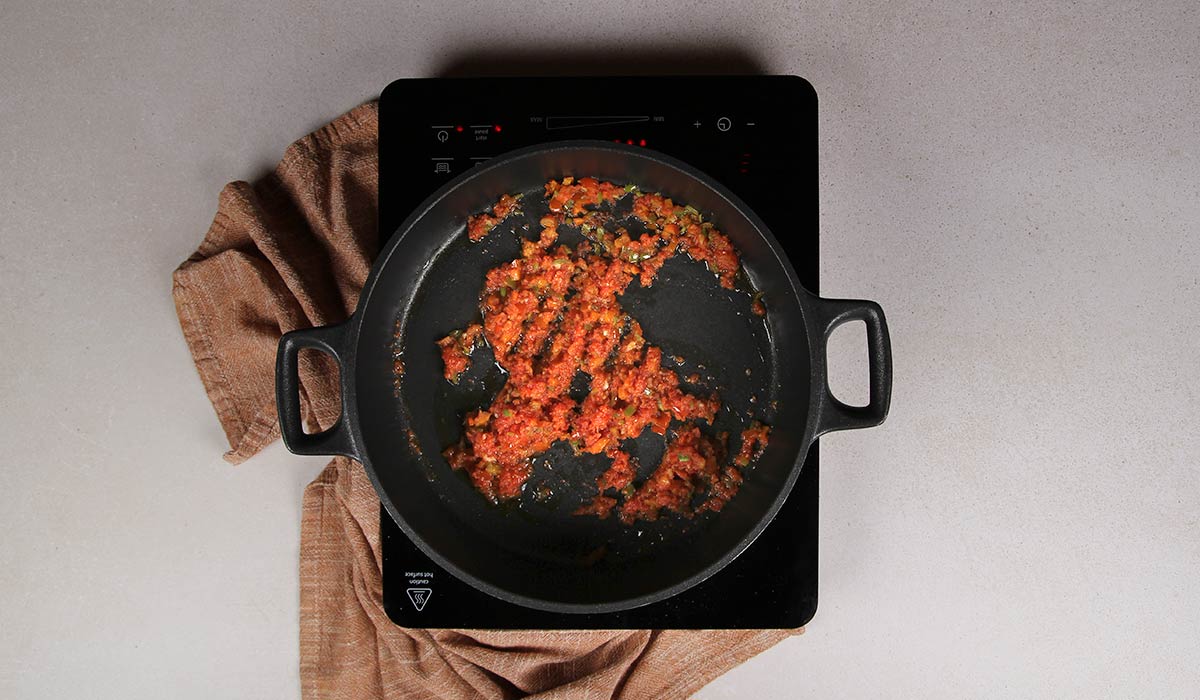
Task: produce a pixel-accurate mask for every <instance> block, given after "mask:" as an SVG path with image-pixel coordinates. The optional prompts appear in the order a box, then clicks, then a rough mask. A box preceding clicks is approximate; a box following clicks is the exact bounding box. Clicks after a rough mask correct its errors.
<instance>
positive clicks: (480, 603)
mask: <svg viewBox="0 0 1200 700" xmlns="http://www.w3.org/2000/svg"><path fill="white" fill-rule="evenodd" d="M589 96H596V99H589ZM631 97H634V98H635V99H630V98H631ZM574 139H602V140H606V141H614V142H619V143H624V144H629V145H635V146H639V147H644V148H649V149H654V150H657V151H661V152H663V153H666V154H667V155H670V156H674V157H675V158H678V159H680V160H683V161H685V162H687V163H690V164H691V165H693V166H695V167H697V168H699V169H700V170H703V171H705V172H707V173H708V174H709V175H711V176H712V177H714V178H716V179H717V180H719V181H720V182H722V183H723V184H724V185H725V186H727V187H728V188H729V189H731V190H733V192H734V193H736V194H737V195H738V196H739V197H741V198H742V199H743V200H745V201H746V203H747V204H749V205H750V207H751V208H753V209H754V210H755V212H756V213H757V214H758V215H759V216H760V217H761V218H762V219H763V221H765V222H766V224H767V226H768V227H769V228H770V229H771V231H772V232H773V233H774V234H775V236H776V238H778V240H779V242H780V243H781V244H782V246H783V248H784V249H785V250H786V251H787V254H788V256H789V258H790V259H791V262H792V265H793V266H794V267H795V269H796V272H797V274H798V275H799V277H800V281H801V282H802V283H803V284H804V286H805V287H807V288H808V289H809V290H810V291H812V292H814V293H818V292H819V291H820V289H819V286H818V279H817V276H818V252H819V250H818V249H819V245H818V244H819V240H818V213H817V97H816V93H815V92H814V91H813V89H812V86H811V85H809V83H808V82H807V81H805V80H804V79H802V78H799V77H795V76H721V77H695V76H689V77H629V78H614V77H606V78H559V77H556V78H479V79H466V78H463V79H406V80H397V81H395V82H393V83H392V84H391V85H389V86H388V88H387V89H386V90H385V91H384V92H383V95H382V96H381V98H380V102H379V194H380V196H379V225H380V231H381V232H382V234H383V237H384V238H385V239H386V238H387V237H388V236H389V235H390V234H391V233H392V232H394V231H396V230H397V229H398V228H399V226H400V224H401V223H402V222H403V221H404V219H405V218H406V217H407V216H408V215H409V214H410V213H411V212H412V211H413V210H414V209H416V207H417V206H418V205H419V204H420V203H421V202H422V201H423V200H424V199H425V198H426V197H428V196H429V195H430V194H432V193H433V192H434V191H435V190H437V189H438V188H439V187H441V186H442V185H444V184H445V183H446V182H448V181H449V180H451V179H452V178H453V177H454V176H455V175H458V174H460V173H462V172H464V171H466V170H468V169H470V168H473V167H475V166H477V165H479V164H481V163H485V162H487V161H488V160H489V159H491V158H494V157H496V156H499V155H502V154H504V153H505V152H507V151H511V150H513V149H516V148H520V147H524V146H532V145H536V144H544V143H551V142H554V141H564V140H574ZM818 452H819V450H818V445H817V444H816V443H814V444H813V446H812V448H811V449H810V451H809V453H808V455H807V457H806V459H805V464H804V467H803V469H802V470H801V472H800V477H799V479H798V480H797V481H796V484H795V486H794V487H793V489H792V492H791V494H790V495H789V496H788V499H787V501H786V502H785V503H784V505H783V508H782V509H781V510H780V511H779V514H778V515H777V516H776V517H775V519H774V521H773V522H772V523H771V524H770V525H769V526H768V527H767V528H766V529H765V530H764V531H763V533H762V534H761V535H760V536H759V537H758V539H757V540H755V542H754V543H753V544H752V545H750V547H748V548H747V549H746V550H745V551H744V552H743V553H742V554H741V555H740V556H739V557H737V558H736V559H734V560H733V562H732V563H730V564H729V565H728V566H726V567H725V568H724V569H722V570H720V571H719V572H717V573H716V574H714V575H713V576H711V577H710V578H708V579H707V580H705V581H704V582H702V583H700V584H698V585H696V586H694V587H692V588H690V589H688V590H686V591H684V592H682V593H680V594H677V595H675V596H674V597H671V598H668V599H666V600H662V601H660V602H657V603H652V604H649V605H645V606H642V607H638V608H633V609H631V610H623V611H619V612H610V613H598V614H575V613H556V612H546V611H542V610H535V609H532V608H526V607H523V606H520V605H516V604H513V603H509V602H505V601H502V600H500V599H498V598H495V597H493V596H491V595H489V594H487V593H484V592H482V591H479V590H477V589H475V588H473V587H472V586H470V585H468V584H467V583H465V582H463V581H460V580H459V579H457V578H455V577H454V576H453V575H452V574H450V573H448V572H447V571H445V570H443V569H441V568H440V567H439V566H438V565H437V564H435V563H434V562H433V561H432V560H431V559H430V558H429V557H428V556H426V555H425V554H424V553H423V552H422V551H421V550H420V549H419V548H418V547H417V546H416V545H415V544H414V543H413V542H412V541H411V540H409V539H408V538H407V537H406V536H405V534H404V533H403V532H402V531H401V530H400V528H399V526H397V525H396V523H395V522H394V521H392V519H391V517H390V516H389V515H388V513H387V511H386V510H384V509H383V508H381V509H380V537H381V544H382V556H383V601H384V607H385V609H386V610H387V614H388V616H389V617H390V618H391V619H392V621H393V622H395V623H396V624H398V625H401V626H404V627H413V628H466V629H640V628H672V629H784V628H795V627H799V626H801V625H804V624H806V623H807V622H808V621H809V620H810V619H811V618H812V617H813V615H814V613H815V612H816V608H817V504H818V482H819V459H818ZM752 474H753V472H750V473H749V474H748V475H747V476H748V478H753V476H752Z"/></svg>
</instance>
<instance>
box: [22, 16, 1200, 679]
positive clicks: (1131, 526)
mask: <svg viewBox="0 0 1200 700" xmlns="http://www.w3.org/2000/svg"><path fill="white" fill-rule="evenodd" d="M969 4H970V3H946V4H945V6H944V8H942V9H936V8H933V9H930V8H928V7H924V4H923V3H913V2H897V3H857V2H838V3H829V4H821V3H812V4H806V5H803V6H801V5H798V4H791V3H782V2H765V3H738V4H728V5H724V6H722V5H721V4H719V3H685V2H670V3H664V4H659V5H654V6H647V5H645V4H630V5H627V6H624V7H623V8H621V9H619V8H618V7H617V6H616V5H608V4H600V3H597V4H594V5H584V4H579V3H570V2H568V3H547V4H545V5H544V6H542V7H540V9H534V8H533V7H523V8H521V9H518V8H517V6H516V4H514V3H494V4H493V5H492V8H491V9H485V8H481V7H475V8H474V9H468V8H467V3H457V2H445V3H434V2H424V3H412V4H409V5H408V6H402V5H401V4H398V3H385V2H373V3H366V4H358V5H357V6H355V7H350V6H348V5H347V4H342V3H335V4H326V5H320V4H308V3H305V4H294V5H293V4H289V3H284V2H278V1H276V0H270V1H269V2H265V3H253V4H250V5H247V4H245V3H225V2H221V3H190V2H189V3H183V2H163V3H140V4H134V3H111V4H109V5H110V6H109V7H108V8H107V9H102V8H101V7H100V4H99V3H96V4H90V5H86V6H79V7H69V6H67V5H66V4H59V3H8V5H7V6H6V7H5V8H4V9H2V10H0V65H3V66H4V70H3V71H0V124H2V125H3V127H2V128H0V209H2V211H3V217H0V241H2V243H3V246H2V247H0V328H3V333H2V334H0V397H3V400H2V401H0V426H3V427H2V428H0V431H2V435H3V438H4V440H3V442H4V445H5V459H4V467H3V469H0V532H3V536H2V537H0V630H3V632H2V633H0V697H5V698H60V697H68V696H69V697H112V698H122V699H129V698H158V697H173V698H215V697H220V698H242V697H244V698H259V697H280V698H282V697H297V696H298V695H299V684H298V669H297V634H298V629H297V613H298V590H297V550H298V538H299V523H300V498H301V492H302V489H303V487H304V485H305V484H306V483H307V482H308V481H309V480H310V479H311V478H312V477H313V476H314V475H315V474H316V473H317V471H318V470H319V469H320V467H321V465H322V464H323V460H320V459H303V458H298V457H293V456H291V455H289V454H287V453H286V452H285V451H284V450H283V449H282V448H281V447H279V446H278V445H277V446H276V447H275V448H273V449H271V450H269V451H268V452H267V453H265V454H263V455H261V456H259V457H257V458H255V459H254V460H252V461H250V462H249V463H247V464H245V465H243V466H240V467H232V466H230V465H228V464H226V463H225V462H223V461H222V460H221V453H222V451H223V449H224V442H223V435H222V433H221V430H220V428H219V426H218V425H217V422H216V419H215V417H214V415H213V411H212V409H211V407H210V406H209V404H208V401H207V399H206V398H205V395H204V392H203V390H202V388H201V386H200V383H199V381H198V379H197V376H196V373H195V370H194V369H193V368H192V366H191V364H190V361H189V358H188V355H187V351H186V348H185V347H184V343H183V339H182V337H181V334H180V332H179V328H178V326H177V324H176V320H175V312H174V307H173V305H172V301H171V297H170V275H171V271H172V270H173V268H174V267H175V266H176V265H177V264H178V263H179V262H180V261H182V260H183V259H184V258H185V257H187V255H188V254H190V253H191V252H192V250H193V248H194V247H195V245H196V244H197V243H198V242H199V240H200V238H201V236H202V235H203V233H204V231H205V229H206V228H207V226H208V223H209V222H210V220H211V217H212V214H213V212H214V210H215V206H216V197H217V193H218V191H219V190H220V188H221V186H222V185H223V184H224V183H225V182H226V181H229V180H234V179H243V178H252V177H255V176H257V175H258V174H260V173H262V172H263V171H264V170H265V169H266V168H268V167H270V166H272V165H273V164H274V163H275V161H276V160H277V159H278V157H279V156H280V154H281V153H282V152H283V149H284V148H285V147H286V145H287V144H288V143H289V142H291V141H292V140H294V139H295V138H297V137H299V136H301V135H303V134H304V133H306V132H307V131H309V130H310V129H311V128H313V127H315V126H317V125H319V124H320V123H322V122H324V121H326V120H328V119H329V118H331V117H333V116H335V115H337V114H338V113H340V112H342V111H344V110H346V109H349V108H350V107H352V106H354V105H355V104H357V103H358V102H360V101H363V100H365V99H368V98H370V97H371V96H372V95H374V94H376V93H378V91H379V90H380V89H381V88H382V87H383V86H384V85H386V84H387V83H388V82H389V81H390V80H392V79H394V78H398V77H403V76H430V75H438V74H443V73H446V72H456V71H464V70H467V69H469V68H470V66H479V65H492V66H493V67H499V68H503V67H512V68H513V69H514V70H516V69H520V68H521V67H522V66H525V67H532V66H536V65H539V64H541V65H542V66H543V68H544V66H545V63H546V62H545V61H544V60H542V59H541V58H539V56H544V55H559V54H561V55H563V56H566V59H565V61H564V62H563V63H560V64H559V68H560V69H561V70H589V68H588V67H589V66H591V67H592V68H591V70H590V72H595V70H596V68H595V66H596V65H597V62H598V61H599V62H601V63H602V64H606V65H608V66H609V67H614V68H616V69H619V70H622V71H636V72H642V73H647V72H655V71H657V70H662V71H681V70H689V71H703V70H711V69H714V68H720V67H724V66H727V65H732V66H734V67H745V66H758V67H759V69H761V70H763V71H766V72H773V73H794V74H798V75H803V76H805V77H806V78H808V79H809V80H810V81H811V82H812V83H813V85H814V86H815V87H816V90H817V92H818V94H819V95H820V99H821V113H820V125H821V137H820V143H821V146H820V154H821V165H820V172H821V198H820V201H821V209H822V212H821V225H822V234H821V235H822V248H823V251H822V256H823V257H822V262H821V275H822V287H823V292H824V293H825V294H826V295H830V296H854V297H862V298H868V299H875V300H878V301H879V302H880V303H881V304H882V305H883V307H884V308H885V309H886V311H887V313H888V319H889V322H890V325H891V329H892V342H893V348H894V352H895V367H896V376H895V393H894V401H893V407H892V414H891V417H890V419H889V421H888V423H887V424H886V425H885V426H884V427H882V428H880V429H877V430H871V431H863V432H858V433H854V434H838V435H833V436H830V437H828V438H827V439H825V440H823V445H824V447H823V469H822V472H823V474H822V484H821V486H822V493H821V544H820V546H821V560H820V564H821V573H820V576H821V578H820V587H821V588H820V600H821V603H820V609H819V611H818V613H817V616H816V618H815V619H814V621H813V623H812V625H811V626H810V628H809V631H808V633H807V634H805V635H803V636H801V637H798V638H794V639H791V640H788V641H786V642H784V643H782V644H780V645H779V646H777V647H775V648H774V649H771V650H770V651H768V652H766V653H764V654H762V655H761V656H759V657H757V658H755V659H753V660H752V661H750V662H748V663H746V664H745V665H743V666H742V667H740V668H738V669H736V670H735V671H733V672H731V673H729V674H728V675H726V676H725V677H723V678H720V679H719V680H717V681H716V682H714V683H713V684H712V685H710V686H709V687H707V688H706V689H704V690H703V691H702V692H701V693H700V694H699V696H698V697H700V698H704V699H707V700H714V699H716V698H750V697H753V698H767V697H780V698H783V697H838V698H857V697H864V698H866V697H953V698H960V697H1035V696H1044V697H1080V698H1093V697H1135V696H1136V697H1154V698H1165V697H1179V698H1184V697H1196V696H1197V695H1198V694H1200V670H1198V668H1200V667H1198V666H1197V664H1196V663H1195V660H1196V659H1197V658H1200V634H1197V631H1196V630H1197V629H1200V587H1197V585H1196V572H1197V571H1200V527H1198V522H1197V513H1198V512H1200V482H1198V480H1197V471H1196V468H1197V467H1196V465H1197V455H1198V454H1200V444H1198V443H1200V441H1198V440H1197V430H1196V419H1197V417H1198V413H1200V411H1198V408H1200V406H1198V395H1197V389H1196V387H1197V386H1198V384H1197V381H1198V380H1200V377H1198V376H1197V375H1198V372H1197V369H1198V367H1200V363H1198V362H1197V360H1196V356H1197V349H1196V346H1197V341H1198V340H1200V333H1198V332H1197V330H1196V329H1197V324H1198V323H1200V303H1197V302H1198V301H1200V300H1198V297H1200V283H1198V276H1200V272H1198V270H1200V237H1198V230H1197V229H1198V224H1200V155H1198V154H1200V78H1198V76H1200V41H1197V38H1196V37H1197V36H1198V35H1200V13H1198V10H1197V6H1196V5H1195V4H1194V3H1189V2H1173V3H1156V4H1154V6H1153V7H1150V6H1147V7H1145V8H1139V7H1137V5H1138V4H1137V3H1105V4H1086V3H1081V4H1078V5H1067V4H1065V3H1030V4H1027V5H1026V4H1023V5H1021V6H1017V5H1016V4H1005V3H990V4H988V5H986V6H983V7H981V8H980V9H969V8H968V7H967V5H969ZM918 6H920V7H922V8H923V9H920V10H918ZM251 7H253V8H255V9H256V10H257V11H256V12H255V13H253V14H250V8H251ZM580 47H587V48H586V49H581V48H580ZM538 51H542V52H549V53H543V54H538V53H537V52H538ZM499 68H496V69H497V70H498V69H499ZM530 69H532V68H530ZM852 338H853V336H849V335H847V337H839V338H838V339H837V342H835V344H834V347H833V348H832V350H831V354H832V355H833V356H834V358H835V359H834V364H835V372H836V373H837V374H838V376H840V377H847V376H848V377H852V378H856V377H857V373H856V372H855V367H854V366H853V364H852V363H851V362H850V360H849V359H848V358H851V357H857V356H861V355H862V351H861V350H860V349H859V347H858V346H857V345H855V344H854V343H853V342H852ZM850 384H851V385H854V386H852V387H850V388H847V389H846V390H845V391H846V393H847V394H848V395H850V396H851V397H853V396H854V394H855V390H856V389H858V390H859V392H860V393H861V387H858V386H857V382H856V381H852V382H850ZM841 386H848V385H847V384H841ZM837 387H838V385H835V388H837Z"/></svg>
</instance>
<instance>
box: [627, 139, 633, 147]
mask: <svg viewBox="0 0 1200 700" xmlns="http://www.w3.org/2000/svg"><path fill="white" fill-rule="evenodd" d="M625 143H627V144H629V145H630V146H632V145H633V139H625Z"/></svg>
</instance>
